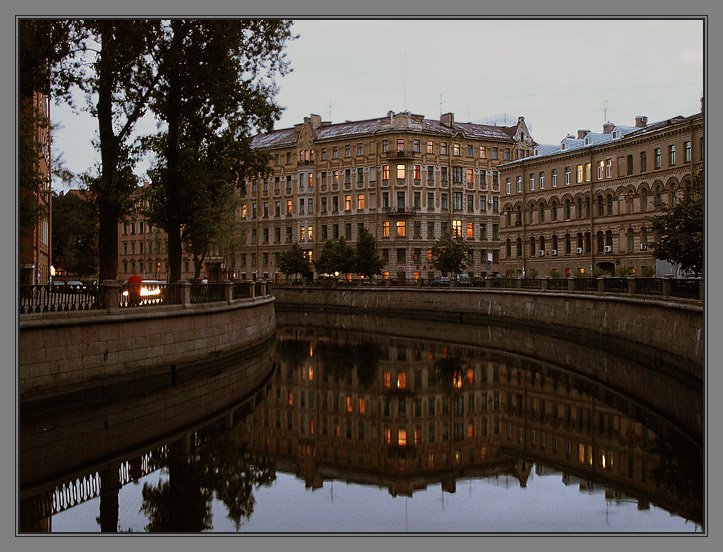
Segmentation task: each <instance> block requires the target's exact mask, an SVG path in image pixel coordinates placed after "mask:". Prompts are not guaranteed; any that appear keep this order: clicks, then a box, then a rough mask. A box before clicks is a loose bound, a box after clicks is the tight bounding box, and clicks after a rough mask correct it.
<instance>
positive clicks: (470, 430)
mask: <svg viewBox="0 0 723 552" xmlns="http://www.w3.org/2000/svg"><path fill="white" fill-rule="evenodd" d="M467 437H468V438H469V439H474V424H469V427H468V428H467Z"/></svg>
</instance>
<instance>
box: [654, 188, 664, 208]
mask: <svg viewBox="0 0 723 552" xmlns="http://www.w3.org/2000/svg"><path fill="white" fill-rule="evenodd" d="M655 203H656V204H660V203H663V187H662V186H661V185H660V184H658V186H657V187H656V188H655ZM656 207H657V205H656Z"/></svg>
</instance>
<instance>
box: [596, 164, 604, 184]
mask: <svg viewBox="0 0 723 552" xmlns="http://www.w3.org/2000/svg"><path fill="white" fill-rule="evenodd" d="M604 174H605V161H600V162H599V163H598V164H597V179H598V180H602V178H603V175H604Z"/></svg>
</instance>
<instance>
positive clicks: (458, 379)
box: [453, 372, 462, 389]
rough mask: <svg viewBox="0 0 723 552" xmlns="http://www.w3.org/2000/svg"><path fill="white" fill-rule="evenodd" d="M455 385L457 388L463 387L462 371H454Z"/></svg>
mask: <svg viewBox="0 0 723 552" xmlns="http://www.w3.org/2000/svg"><path fill="white" fill-rule="evenodd" d="M453 385H454V388H455V389H462V374H461V373H460V372H455V373H454V380H453Z"/></svg>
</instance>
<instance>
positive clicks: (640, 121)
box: [635, 115, 648, 128]
mask: <svg viewBox="0 0 723 552" xmlns="http://www.w3.org/2000/svg"><path fill="white" fill-rule="evenodd" d="M647 124H648V118H647V117H646V116H645V115H638V116H637V117H635V128H643V127H644V126H647Z"/></svg>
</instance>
